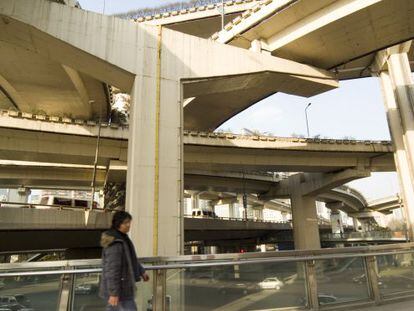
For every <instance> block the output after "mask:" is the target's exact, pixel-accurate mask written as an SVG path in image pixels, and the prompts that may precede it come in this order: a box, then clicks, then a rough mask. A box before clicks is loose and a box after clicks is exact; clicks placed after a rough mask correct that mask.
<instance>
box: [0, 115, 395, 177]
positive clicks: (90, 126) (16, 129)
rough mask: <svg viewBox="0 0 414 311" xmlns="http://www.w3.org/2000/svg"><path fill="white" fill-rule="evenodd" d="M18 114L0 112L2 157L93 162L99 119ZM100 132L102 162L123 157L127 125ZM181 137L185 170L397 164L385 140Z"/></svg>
mask: <svg viewBox="0 0 414 311" xmlns="http://www.w3.org/2000/svg"><path fill="white" fill-rule="evenodd" d="M13 114H14V113H12V115H13ZM17 116H18V117H17V118H16V117H10V113H5V114H3V115H1V116H0V133H1V136H0V141H1V145H2V148H1V150H0V158H1V159H4V160H22V161H38V162H52V163H70V164H83V165H90V164H91V163H93V159H94V156H95V147H96V136H97V134H98V126H96V124H95V123H86V122H78V123H80V124H78V123H76V122H70V123H69V122H68V123H58V122H53V119H50V118H49V120H48V121H44V120H39V119H37V117H36V116H34V115H28V116H27V117H26V118H24V117H22V116H24V115H20V114H17ZM50 121H52V122H50ZM58 121H59V122H61V119H58ZM70 121H72V120H70ZM101 137H102V139H101V145H100V153H99V165H105V166H108V164H109V161H110V160H120V161H124V162H125V161H126V159H127V148H128V137H129V130H128V128H121V127H118V126H114V127H113V126H106V127H104V128H102V131H101ZM182 140H183V143H184V165H185V169H186V170H200V169H201V170H207V171H208V170H212V171H239V172H243V171H245V172H248V171H253V170H255V171H285V172H288V171H292V172H299V171H302V172H335V171H338V170H343V169H347V168H354V167H364V168H366V169H368V170H370V171H374V172H375V171H393V170H394V169H395V166H394V161H393V155H392V152H393V148H392V146H391V144H390V142H387V141H384V142H372V141H350V140H331V139H300V138H278V137H266V136H263V137H251V136H250V137H249V136H242V135H235V134H225V133H206V132H184V135H183V138H182Z"/></svg>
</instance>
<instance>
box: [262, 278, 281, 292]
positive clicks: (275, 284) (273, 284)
mask: <svg viewBox="0 0 414 311" xmlns="http://www.w3.org/2000/svg"><path fill="white" fill-rule="evenodd" d="M282 286H283V282H282V281H280V280H279V279H278V278H277V277H272V278H266V279H264V280H263V281H262V282H260V283H259V287H260V288H261V289H276V290H279V289H280V288H281V287H282Z"/></svg>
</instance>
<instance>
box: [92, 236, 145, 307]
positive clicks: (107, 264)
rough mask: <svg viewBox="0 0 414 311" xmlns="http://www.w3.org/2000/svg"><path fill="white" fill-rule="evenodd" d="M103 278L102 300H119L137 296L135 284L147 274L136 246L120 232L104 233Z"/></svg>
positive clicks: (101, 285) (102, 238) (100, 291)
mask: <svg viewBox="0 0 414 311" xmlns="http://www.w3.org/2000/svg"><path fill="white" fill-rule="evenodd" d="M101 246H102V248H103V249H102V277H101V284H100V290H99V294H100V296H101V297H102V298H104V299H108V297H109V296H118V297H119V300H121V301H122V300H127V299H131V298H133V297H134V295H135V282H138V281H139V280H140V277H141V275H143V274H144V273H145V269H144V267H143V266H142V265H141V264H140V263H139V262H138V259H137V256H136V254H135V249H134V246H133V244H132V242H131V240H130V239H129V238H128V236H127V235H126V234H123V233H121V232H119V231H118V230H113V229H111V230H108V231H106V232H104V233H102V236H101Z"/></svg>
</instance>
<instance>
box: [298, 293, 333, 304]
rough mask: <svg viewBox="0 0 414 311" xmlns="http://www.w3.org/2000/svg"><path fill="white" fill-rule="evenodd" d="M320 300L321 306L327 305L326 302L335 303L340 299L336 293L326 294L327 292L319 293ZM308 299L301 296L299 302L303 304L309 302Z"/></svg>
mask: <svg viewBox="0 0 414 311" xmlns="http://www.w3.org/2000/svg"><path fill="white" fill-rule="evenodd" d="M318 301H319V304H320V305H321V306H323V305H326V304H331V303H335V302H337V301H338V298H337V297H335V296H334V295H326V294H318ZM306 302H307V299H306V298H305V297H303V298H301V299H300V300H299V303H300V304H301V305H306V304H307V303H306Z"/></svg>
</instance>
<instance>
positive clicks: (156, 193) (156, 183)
mask: <svg viewBox="0 0 414 311" xmlns="http://www.w3.org/2000/svg"><path fill="white" fill-rule="evenodd" d="M161 48H162V26H158V36H157V72H156V75H157V76H156V83H157V85H156V98H155V172H154V175H155V176H154V222H153V244H152V254H153V256H158V218H159V216H158V208H159V190H160V189H159V184H160V181H159V177H160V176H159V175H160V163H159V161H160V154H159V153H160V110H161Z"/></svg>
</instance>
